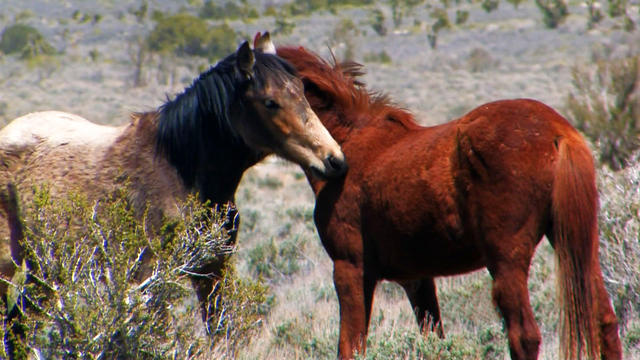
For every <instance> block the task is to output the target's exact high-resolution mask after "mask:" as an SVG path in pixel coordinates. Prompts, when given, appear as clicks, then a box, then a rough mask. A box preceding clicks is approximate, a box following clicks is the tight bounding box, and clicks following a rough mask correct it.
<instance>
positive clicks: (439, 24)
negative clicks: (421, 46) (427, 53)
mask: <svg viewBox="0 0 640 360" xmlns="http://www.w3.org/2000/svg"><path fill="white" fill-rule="evenodd" d="M429 16H430V17H431V18H432V19H433V21H434V22H433V24H432V25H431V28H430V31H428V32H427V40H429V45H430V46H431V48H432V49H435V48H436V47H437V45H438V43H437V41H438V33H439V32H440V30H442V29H447V28H450V27H451V21H450V20H449V15H448V14H447V10H446V9H444V8H434V9H432V10H431V12H430V13H429Z"/></svg>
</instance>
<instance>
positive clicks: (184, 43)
mask: <svg viewBox="0 0 640 360" xmlns="http://www.w3.org/2000/svg"><path fill="white" fill-rule="evenodd" d="M155 17H156V21H157V23H156V26H155V27H154V29H153V30H152V31H151V33H150V34H149V36H148V38H147V43H148V45H149V49H151V50H152V51H156V52H160V53H174V54H176V55H179V56H185V55H186V56H193V55H196V56H203V57H207V58H209V60H215V59H220V58H222V57H224V56H226V55H229V54H230V53H232V52H233V51H234V50H235V48H236V33H235V31H233V29H231V27H230V26H229V25H227V24H222V25H219V26H215V27H209V25H208V24H207V23H206V22H205V21H204V20H202V19H201V18H198V17H195V16H193V15H190V14H186V13H179V14H175V15H170V16H166V17H165V16H162V15H160V14H156V16H155Z"/></svg>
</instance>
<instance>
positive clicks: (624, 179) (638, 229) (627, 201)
mask: <svg viewBox="0 0 640 360" xmlns="http://www.w3.org/2000/svg"><path fill="white" fill-rule="evenodd" d="M598 188H599V189H600V212H599V219H598V220H599V221H598V223H599V226H600V263H601V265H602V271H603V274H604V278H605V284H606V286H607V288H608V291H609V294H611V301H612V303H613V305H614V308H615V311H616V314H617V315H618V320H619V322H620V330H621V333H622V336H623V338H625V337H629V338H628V339H627V344H626V345H627V346H628V349H627V350H628V351H630V350H631V348H632V347H633V346H637V345H638V338H637V333H638V330H639V329H640V240H639V239H638V234H640V163H636V164H634V165H633V166H629V167H628V168H626V169H624V170H623V171H620V172H617V173H614V172H612V171H610V170H609V169H607V168H602V169H601V170H600V173H599V177H598ZM635 351H636V355H640V348H636V349H635ZM629 358H634V357H633V356H631V357H629Z"/></svg>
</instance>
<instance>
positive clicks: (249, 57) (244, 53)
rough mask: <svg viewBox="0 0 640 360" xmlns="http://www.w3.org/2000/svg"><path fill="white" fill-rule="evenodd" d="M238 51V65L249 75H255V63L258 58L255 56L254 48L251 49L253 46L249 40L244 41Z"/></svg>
mask: <svg viewBox="0 0 640 360" xmlns="http://www.w3.org/2000/svg"><path fill="white" fill-rule="evenodd" d="M236 53H237V55H236V65H237V66H238V69H240V71H242V72H243V73H244V74H245V75H247V76H248V77H251V76H253V65H254V64H255V62H256V60H255V57H254V56H253V50H251V47H250V46H249V42H248V41H245V42H243V43H242V45H240V47H239V48H238V51H237V52H236Z"/></svg>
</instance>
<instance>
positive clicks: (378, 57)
mask: <svg viewBox="0 0 640 360" xmlns="http://www.w3.org/2000/svg"><path fill="white" fill-rule="evenodd" d="M364 61H365V62H376V63H381V64H391V62H392V60H391V56H390V55H389V54H388V53H387V52H386V51H384V50H381V51H380V52H377V53H368V54H364Z"/></svg>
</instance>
